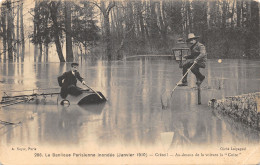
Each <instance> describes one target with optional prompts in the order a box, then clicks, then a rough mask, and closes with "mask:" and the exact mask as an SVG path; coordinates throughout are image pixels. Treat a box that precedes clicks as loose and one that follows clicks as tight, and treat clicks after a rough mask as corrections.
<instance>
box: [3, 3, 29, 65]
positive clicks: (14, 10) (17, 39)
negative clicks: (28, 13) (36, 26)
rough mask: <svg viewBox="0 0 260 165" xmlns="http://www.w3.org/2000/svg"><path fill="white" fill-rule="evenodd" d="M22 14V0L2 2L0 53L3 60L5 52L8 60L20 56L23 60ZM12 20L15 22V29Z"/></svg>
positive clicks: (5, 57)
mask: <svg viewBox="0 0 260 165" xmlns="http://www.w3.org/2000/svg"><path fill="white" fill-rule="evenodd" d="M23 15H24V14H23V0H21V1H20V2H11V1H6V2H3V3H2V6H1V18H0V19H1V20H0V26H1V29H0V37H1V41H2V42H1V43H2V45H3V46H2V47H3V49H2V51H1V52H0V55H1V58H2V57H3V59H4V61H5V60H6V59H7V54H8V59H9V60H16V59H17V60H19V59H20V56H21V59H22V60H24V52H25V39H24V38H25V37H24V26H23V24H24V23H23ZM15 17H16V20H15ZM14 22H16V29H15V26H14ZM15 30H16V31H15ZM20 50H21V53H20ZM14 51H15V52H16V54H15V56H14V54H13V52H14Z"/></svg>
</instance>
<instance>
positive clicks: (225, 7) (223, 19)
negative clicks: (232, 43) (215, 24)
mask: <svg viewBox="0 0 260 165" xmlns="http://www.w3.org/2000/svg"><path fill="white" fill-rule="evenodd" d="M222 12H223V13H222V28H223V29H225V28H226V19H227V2H226V0H223V5H222Z"/></svg>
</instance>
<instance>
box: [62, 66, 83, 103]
mask: <svg viewBox="0 0 260 165" xmlns="http://www.w3.org/2000/svg"><path fill="white" fill-rule="evenodd" d="M77 79H78V80H79V81H80V82H82V81H83V78H82V77H81V76H80V74H79V72H77V71H76V72H75V76H74V75H73V74H72V71H68V72H65V73H63V74H62V75H61V76H59V77H58V83H59V86H60V87H61V94H60V95H61V97H62V98H66V97H67V95H68V94H71V95H74V96H78V95H80V94H81V93H82V91H81V89H80V88H79V87H77Z"/></svg>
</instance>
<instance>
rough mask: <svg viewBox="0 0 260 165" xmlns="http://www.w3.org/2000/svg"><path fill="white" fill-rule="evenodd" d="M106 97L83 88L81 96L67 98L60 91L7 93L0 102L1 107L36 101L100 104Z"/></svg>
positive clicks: (60, 103)
mask: <svg viewBox="0 0 260 165" xmlns="http://www.w3.org/2000/svg"><path fill="white" fill-rule="evenodd" d="M105 101H106V98H105V97H104V95H103V94H102V93H101V92H97V93H95V92H92V91H90V90H89V89H87V90H82V94H81V95H79V96H72V95H68V96H67V97H66V98H65V99H63V98H61V96H60V92H54V93H46V92H43V93H39V92H38V93H34V92H33V94H26V95H15V96H10V95H7V94H6V93H5V96H3V97H2V100H1V102H0V104H1V107H5V106H10V105H14V104H18V103H34V104H58V105H64V104H67V105H72V104H74V105H76V104H78V105H85V104H98V103H102V102H105Z"/></svg>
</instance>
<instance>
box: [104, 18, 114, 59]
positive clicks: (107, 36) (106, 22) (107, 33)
mask: <svg viewBox="0 0 260 165" xmlns="http://www.w3.org/2000/svg"><path fill="white" fill-rule="evenodd" d="M104 27H105V41H106V45H107V46H106V51H107V52H106V54H107V58H108V60H109V61H110V60H111V59H112V43H111V35H110V24H109V16H108V15H104Z"/></svg>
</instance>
